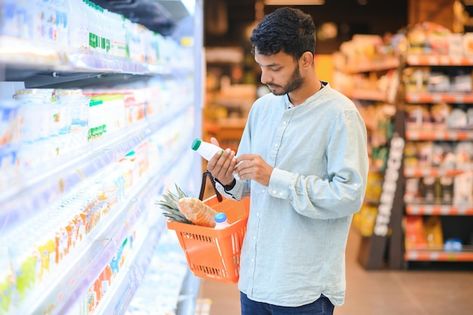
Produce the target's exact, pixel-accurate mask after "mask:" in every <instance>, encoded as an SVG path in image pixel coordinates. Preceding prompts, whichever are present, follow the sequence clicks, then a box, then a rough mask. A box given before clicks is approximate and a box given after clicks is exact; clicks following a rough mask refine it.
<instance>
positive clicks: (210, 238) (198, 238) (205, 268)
mask: <svg viewBox="0 0 473 315" xmlns="http://www.w3.org/2000/svg"><path fill="white" fill-rule="evenodd" d="M204 202H205V203H206V204H207V205H208V206H210V207H212V208H213V209H215V210H216V211H218V212H225V214H226V215H227V218H228V222H229V223H230V226H228V227H226V228H224V229H222V230H216V229H214V228H209V227H204V226H198V225H192V224H185V223H179V222H175V221H168V224H167V225H168V229H170V230H175V231H176V234H177V237H178V238H179V243H180V244H181V247H182V249H183V250H184V252H185V253H186V258H187V263H188V264H189V268H190V269H191V271H192V272H193V273H194V274H195V275H196V276H198V277H200V278H204V279H212V280H220V281H223V282H229V283H236V282H238V278H239V269H240V252H241V246H242V244H243V238H244V237H245V232H246V221H247V220H248V209H249V204H250V202H249V198H245V199H242V200H241V201H233V200H230V199H226V200H223V201H222V202H220V203H219V202H218V201H217V197H216V196H214V197H212V198H209V199H207V200H205V201H204Z"/></svg>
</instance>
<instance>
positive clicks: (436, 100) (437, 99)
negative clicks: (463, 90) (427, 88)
mask: <svg viewBox="0 0 473 315" xmlns="http://www.w3.org/2000/svg"><path fill="white" fill-rule="evenodd" d="M441 101H442V94H433V95H432V102H433V103H439V102H441Z"/></svg>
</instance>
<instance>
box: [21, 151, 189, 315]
mask: <svg viewBox="0 0 473 315" xmlns="http://www.w3.org/2000/svg"><path fill="white" fill-rule="evenodd" d="M187 150H188V148H187V146H185V148H182V149H181V153H180V154H178V155H177V158H176V159H175V160H173V161H170V162H168V163H166V164H165V166H164V167H162V169H160V170H159V171H158V172H157V174H156V175H154V176H149V177H148V178H147V179H146V180H143V181H142V183H141V184H140V185H139V186H137V187H135V188H134V189H133V192H132V193H130V194H129V196H128V198H127V201H125V202H123V203H122V204H121V205H120V207H119V208H118V209H112V210H111V213H110V214H109V217H108V218H107V221H106V222H105V223H104V224H102V225H100V226H98V227H97V228H96V230H94V231H93V232H92V233H91V234H90V235H89V236H88V237H87V238H86V239H85V240H84V241H83V242H84V247H85V248H82V247H79V248H78V249H77V250H76V251H75V252H76V253H79V254H78V255H75V256H74V255H73V254H71V255H69V256H68V257H66V259H65V260H64V261H63V262H62V263H61V266H63V268H64V269H63V270H60V271H62V272H58V274H59V275H60V276H58V277H57V279H55V281H54V282H52V283H47V288H38V290H37V292H36V294H32V295H31V300H30V301H29V303H28V302H27V303H25V304H24V308H26V309H24V310H22V311H21V312H20V314H65V313H67V310H68V309H69V308H71V307H72V306H73V305H74V303H75V302H76V301H77V299H78V298H80V297H81V296H82V294H83V293H84V291H86V290H87V289H88V288H89V287H90V285H91V284H92V283H93V282H94V281H95V279H96V278H97V277H98V276H99V274H100V273H101V271H102V270H103V269H104V268H105V266H106V265H107V264H108V263H109V262H110V261H111V259H112V258H113V256H114V255H115V254H116V252H117V250H118V248H119V247H120V245H121V243H122V241H123V239H124V238H125V237H126V235H127V233H129V229H130V227H132V226H133V225H134V223H135V222H136V221H137V220H138V218H139V216H140V214H141V212H140V208H141V207H139V206H137V201H140V200H145V199H146V196H149V194H150V192H151V190H154V191H158V190H160V189H162V187H161V186H160V181H161V176H159V175H158V174H164V173H165V172H166V171H167V170H169V169H171V166H172V165H174V164H175V163H176V162H177V161H178V160H179V159H181V158H182V157H183V156H185V154H184V153H185V151H187ZM40 289H42V290H40Z"/></svg>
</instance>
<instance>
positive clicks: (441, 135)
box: [406, 130, 473, 141]
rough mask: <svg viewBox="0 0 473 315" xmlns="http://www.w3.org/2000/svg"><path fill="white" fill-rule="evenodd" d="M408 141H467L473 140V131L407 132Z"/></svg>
mask: <svg viewBox="0 0 473 315" xmlns="http://www.w3.org/2000/svg"><path fill="white" fill-rule="evenodd" d="M406 139H407V140H408V141H465V140H473V131H465V130H444V131H425V130H406Z"/></svg>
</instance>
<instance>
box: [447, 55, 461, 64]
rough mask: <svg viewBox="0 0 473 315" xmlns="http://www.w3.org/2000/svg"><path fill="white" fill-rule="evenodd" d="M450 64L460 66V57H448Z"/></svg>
mask: <svg viewBox="0 0 473 315" xmlns="http://www.w3.org/2000/svg"><path fill="white" fill-rule="evenodd" d="M450 60H451V61H450V64H452V65H461V64H462V57H460V56H455V55H454V56H451V57H450Z"/></svg>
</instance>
